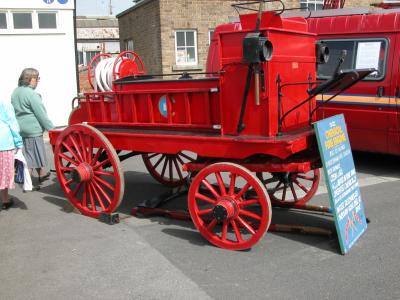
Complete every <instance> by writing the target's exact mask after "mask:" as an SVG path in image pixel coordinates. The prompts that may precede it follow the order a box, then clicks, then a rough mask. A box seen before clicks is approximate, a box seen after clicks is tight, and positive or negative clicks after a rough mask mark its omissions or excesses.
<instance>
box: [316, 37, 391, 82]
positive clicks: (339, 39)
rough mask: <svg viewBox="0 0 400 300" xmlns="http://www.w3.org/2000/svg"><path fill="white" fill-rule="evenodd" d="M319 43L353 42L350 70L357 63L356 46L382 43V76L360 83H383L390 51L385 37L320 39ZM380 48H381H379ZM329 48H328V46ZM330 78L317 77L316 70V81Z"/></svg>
mask: <svg viewBox="0 0 400 300" xmlns="http://www.w3.org/2000/svg"><path fill="white" fill-rule="evenodd" d="M318 41H320V42H353V43H354V45H353V55H352V58H351V68H352V69H355V64H356V61H357V51H358V44H359V43H360V42H361V43H362V42H383V43H384V45H385V54H384V60H383V64H382V75H381V76H379V77H370V76H367V77H365V78H364V79H363V80H362V81H383V80H385V78H386V73H387V63H388V56H389V49H390V40H389V39H388V38H385V37H376V38H374V37H372V38H337V39H324V38H322V39H320V40H318ZM381 47H382V46H381ZM328 48H329V46H328ZM328 78H330V76H326V75H322V76H321V75H319V74H318V68H317V79H328Z"/></svg>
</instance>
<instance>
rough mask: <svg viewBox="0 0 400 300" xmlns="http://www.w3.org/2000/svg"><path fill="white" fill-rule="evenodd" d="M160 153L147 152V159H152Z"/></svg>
mask: <svg viewBox="0 0 400 300" xmlns="http://www.w3.org/2000/svg"><path fill="white" fill-rule="evenodd" d="M158 154H159V153H153V154H147V159H152V158H153V157H156V156H157V155H158Z"/></svg>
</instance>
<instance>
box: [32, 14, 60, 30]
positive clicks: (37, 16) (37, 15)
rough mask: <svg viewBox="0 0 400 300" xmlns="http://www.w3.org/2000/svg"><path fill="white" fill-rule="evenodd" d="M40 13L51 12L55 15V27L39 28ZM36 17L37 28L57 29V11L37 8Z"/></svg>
mask: <svg viewBox="0 0 400 300" xmlns="http://www.w3.org/2000/svg"><path fill="white" fill-rule="evenodd" d="M40 14H53V15H54V16H55V22H56V24H55V25H56V27H55V28H53V27H50V28H40V20H39V15H40ZM36 18H37V30H39V31H41V30H57V29H58V12H57V11H47V10H39V11H36Z"/></svg>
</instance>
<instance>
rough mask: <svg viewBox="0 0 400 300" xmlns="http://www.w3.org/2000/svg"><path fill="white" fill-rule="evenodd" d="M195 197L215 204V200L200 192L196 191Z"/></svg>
mask: <svg viewBox="0 0 400 300" xmlns="http://www.w3.org/2000/svg"><path fill="white" fill-rule="evenodd" d="M195 198H196V199H200V200H203V201H205V202H208V203H211V204H214V205H217V200H214V199H211V198H209V197H207V196H205V195H203V194H200V193H196V194H195Z"/></svg>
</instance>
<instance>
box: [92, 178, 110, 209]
mask: <svg viewBox="0 0 400 300" xmlns="http://www.w3.org/2000/svg"><path fill="white" fill-rule="evenodd" d="M92 183H93V185H95V186H96V188H97V190H99V191H100V193H101V194H102V195H103V197H104V199H106V201H107V202H108V204H111V199H110V196H109V195H108V194H107V193H106V191H105V190H104V189H103V188H102V187H101V186H100V184H98V183H97V181H96V180H93V181H92Z"/></svg>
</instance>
